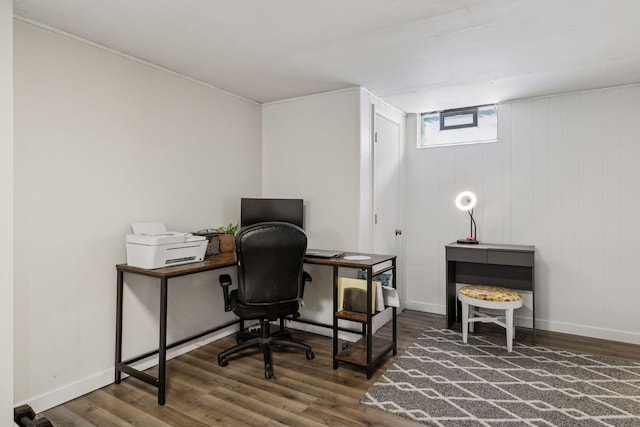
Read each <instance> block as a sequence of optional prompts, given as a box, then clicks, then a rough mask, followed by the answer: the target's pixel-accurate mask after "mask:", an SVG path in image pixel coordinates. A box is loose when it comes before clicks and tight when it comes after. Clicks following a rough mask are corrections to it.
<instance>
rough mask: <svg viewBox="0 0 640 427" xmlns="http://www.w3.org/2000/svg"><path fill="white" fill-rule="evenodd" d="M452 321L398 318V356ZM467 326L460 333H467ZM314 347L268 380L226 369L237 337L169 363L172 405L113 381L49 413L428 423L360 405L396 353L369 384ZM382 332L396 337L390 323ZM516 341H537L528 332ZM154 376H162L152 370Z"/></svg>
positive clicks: (593, 344) (625, 353)
mask: <svg viewBox="0 0 640 427" xmlns="http://www.w3.org/2000/svg"><path fill="white" fill-rule="evenodd" d="M444 323H445V321H444V317H443V316H440V315H435V314H428V313H420V312H416V311H404V312H403V313H401V314H400V315H399V316H398V356H399V355H400V354H402V352H403V351H404V350H405V349H406V348H407V347H408V346H409V345H410V344H411V343H413V341H414V340H415V339H416V337H417V336H418V335H419V334H420V333H421V332H422V331H423V330H424V329H426V328H427V327H434V328H443V327H444ZM476 328H477V329H476V333H477V334H485V335H492V336H496V337H503V336H504V329H501V328H498V327H493V326H491V325H478V326H477V327H476ZM459 329H460V328H459V325H457V330H458V331H459ZM293 332H294V336H295V338H296V339H299V340H302V341H304V342H306V343H308V344H310V345H311V346H312V348H313V350H314V352H315V355H316V358H315V359H314V360H311V361H309V360H307V359H306V358H305V355H304V352H302V351H293V350H292V351H282V352H278V351H276V352H274V372H275V375H276V378H274V379H272V380H266V379H265V378H264V366H263V362H262V354H261V353H258V352H253V353H252V354H251V355H247V356H244V357H242V358H239V359H235V358H230V361H229V365H228V366H226V367H220V366H218V363H217V354H218V353H219V352H220V351H222V350H224V349H226V348H228V347H231V346H232V345H234V344H235V339H234V337H233V336H231V337H227V338H224V339H222V340H219V341H216V342H213V343H211V344H208V345H206V346H203V347H200V348H198V349H196V350H193V351H191V352H189V353H187V354H184V355H182V356H180V357H177V358H175V359H172V360H170V361H169V362H168V363H167V402H166V405H165V406H159V405H158V404H157V403H156V389H155V388H153V387H151V386H149V385H147V384H146V383H143V382H141V381H139V380H137V379H135V378H127V379H125V380H123V381H122V383H121V384H119V385H116V384H111V385H109V386H106V387H104V388H102V389H100V390H96V391H94V392H92V393H89V394H87V395H85V396H82V397H79V398H77V399H75V400H72V401H70V402H67V403H65V404H63V405H60V406H58V407H55V408H52V409H50V410H48V411H45V412H44V413H43V415H44V416H46V417H48V418H49V419H50V420H51V421H52V423H53V424H54V425H56V426H59V427H63V426H100V427H103V426H105V427H106V426H281V425H290V426H360V425H363V426H394V427H396V426H397V427H402V426H419V425H421V424H418V423H415V422H412V421H409V420H407V419H405V418H402V417H399V416H394V415H391V414H389V413H387V412H383V411H380V410H378V409H374V408H370V407H367V406H364V405H361V404H359V403H358V401H359V399H360V397H361V396H362V395H363V394H364V393H365V392H366V391H367V389H368V388H369V387H370V386H371V385H372V384H373V383H374V382H375V381H376V379H377V378H378V377H379V376H380V375H381V374H382V373H384V371H385V370H386V369H387V368H388V367H389V366H390V365H391V364H392V363H393V361H394V360H395V359H396V358H397V357H398V356H395V357H392V356H389V357H387V359H386V360H385V362H384V363H383V364H382V365H380V366H379V367H378V369H377V370H376V372H375V374H374V376H373V377H372V378H371V379H370V380H367V377H366V375H365V373H364V372H362V371H359V370H357V369H354V368H350V367H347V366H342V365H341V366H340V367H339V368H338V369H337V370H333V369H332V360H331V356H332V355H331V348H332V344H331V339H330V338H328V337H324V336H319V335H315V334H309V333H304V332H297V331H293ZM379 333H381V334H386V335H389V336H390V328H389V327H387V326H385V328H383V330H382V331H380V332H379ZM516 341H518V342H523V343H530V342H531V334H530V331H529V330H527V329H519V328H518V329H517V332H516ZM537 345H540V346H545V347H550V348H560V349H566V350H569V351H574V352H581V353H592V354H599V355H604V356H609V357H614V358H623V359H627V360H633V361H638V362H640V346H637V345H630V344H623V343H618V342H611V341H604V340H595V339H588V338H583V337H577V336H572V335H565V334H558V333H552V332H546V331H538V333H537ZM150 372H152V373H153V374H154V375H155V374H156V372H155V371H154V369H151V370H150Z"/></svg>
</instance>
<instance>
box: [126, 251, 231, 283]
mask: <svg viewBox="0 0 640 427" xmlns="http://www.w3.org/2000/svg"><path fill="white" fill-rule="evenodd" d="M234 265H236V253H235V252H223V253H220V254H218V255H214V256H210V257H206V258H205V259H204V261H201V262H193V263H190V264H182V265H174V266H171V267H162V268H154V269H153V270H149V269H146V268H140V267H131V266H129V265H127V264H118V265H116V269H118V270H119V271H126V272H128V273H136V274H142V275H144V276H151V277H167V278H169V277H178V276H186V275H187V274H193V273H200V272H202V271H209V270H215V269H218V268H224V267H231V266H234Z"/></svg>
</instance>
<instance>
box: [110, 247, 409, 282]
mask: <svg viewBox="0 0 640 427" xmlns="http://www.w3.org/2000/svg"><path fill="white" fill-rule="evenodd" d="M344 255H345V256H349V255H366V256H369V257H371V258H370V259H366V260H348V259H344V258H343V257H335V258H317V257H305V259H304V262H305V263H306V264H320V265H329V266H338V267H351V268H368V267H372V266H374V265H376V264H380V263H382V262H385V261H392V260H393V259H395V258H396V256H395V255H375V254H359V253H354V252H345V254H344ZM234 265H236V253H235V252H223V253H220V254H218V255H214V256H210V257H206V258H205V259H204V261H201V262H193V263H190V264H182V265H174V266H171V267H162V268H154V269H153V270H150V269H146V268H140V267H131V266H129V265H127V264H118V265H116V269H117V270H118V271H126V272H128V273H135V274H141V275H143V276H151V277H158V278H162V277H166V278H169V277H178V276H186V275H188V274H193V273H200V272H203V271H209V270H216V269H218V268H224V267H232V266H234Z"/></svg>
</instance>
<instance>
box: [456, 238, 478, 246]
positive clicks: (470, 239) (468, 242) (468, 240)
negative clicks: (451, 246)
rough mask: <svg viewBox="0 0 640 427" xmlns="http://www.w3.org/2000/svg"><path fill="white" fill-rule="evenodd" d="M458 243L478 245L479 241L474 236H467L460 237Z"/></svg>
mask: <svg viewBox="0 0 640 427" xmlns="http://www.w3.org/2000/svg"><path fill="white" fill-rule="evenodd" d="M458 243H464V244H467V245H477V244H478V243H479V242H478V241H477V240H476V239H474V238H473V237H467V238H466V239H458Z"/></svg>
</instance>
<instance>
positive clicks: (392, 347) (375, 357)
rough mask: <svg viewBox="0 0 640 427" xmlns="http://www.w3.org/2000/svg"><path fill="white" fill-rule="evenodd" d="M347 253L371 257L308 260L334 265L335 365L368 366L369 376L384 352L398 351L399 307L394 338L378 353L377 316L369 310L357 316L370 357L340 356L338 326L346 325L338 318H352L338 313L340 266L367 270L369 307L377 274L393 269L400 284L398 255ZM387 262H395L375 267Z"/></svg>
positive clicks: (393, 275)
mask: <svg viewBox="0 0 640 427" xmlns="http://www.w3.org/2000/svg"><path fill="white" fill-rule="evenodd" d="M344 255H345V256H349V255H367V256H369V257H370V259H367V260H348V259H344V258H343V257H336V258H312V257H306V258H305V263H306V264H316V265H326V266H330V267H332V268H333V369H338V363H347V364H351V365H355V366H359V367H362V368H364V370H365V371H366V373H367V379H369V378H371V375H372V373H373V368H374V367H375V366H376V365H377V364H379V363H380V362H381V361H382V359H383V358H384V356H386V355H387V354H388V353H389V352H390V351H393V355H394V356H395V355H396V354H397V353H398V344H397V343H398V331H397V322H396V320H397V319H396V315H397V308H396V307H392V310H393V313H392V340H391V342H390V343H388V344H386V345H384V346H382V347H381V348H377V349H376V350H377V351H376V353H375V354H374V348H373V327H372V326H373V325H372V324H373V317H374V316H375V314H374V313H371V311H370V310H369V312H368V313H367V314H366V321H363V320H354V321H356V322H359V323H361V324H362V325H363V332H362V335H363V336H365V337H366V340H367V343H366V345H367V347H366V357H365V359H364V360H363V361H358V360H355V359H354V358H352V357H340V353H339V352H338V330H342V328H339V327H338V320H339V319H344V320H350V319H346V318H344V317H339V316H338V315H337V313H338V278H339V269H340V268H353V269H358V270H365V271H366V272H367V307H371V305H372V304H371V303H372V299H373V292H374V289H373V277H375V276H376V275H378V274H382V273H385V272H387V271H391V272H392V277H393V287H394V288H396V283H397V280H398V279H397V277H398V276H397V274H396V258H397V257H396V256H395V255H374V254H359V253H345V254H344ZM384 263H390V264H391V265H390V266H389V267H386V268H381V269H379V270H377V271H374V267H377V266H380V265H381V264H384Z"/></svg>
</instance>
